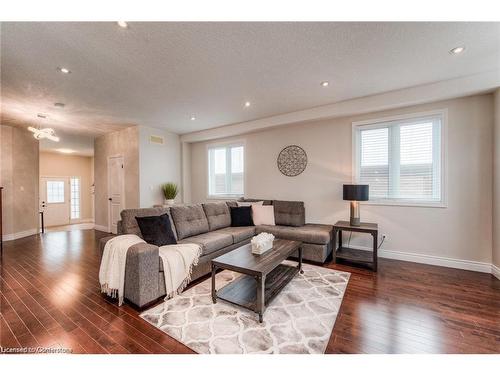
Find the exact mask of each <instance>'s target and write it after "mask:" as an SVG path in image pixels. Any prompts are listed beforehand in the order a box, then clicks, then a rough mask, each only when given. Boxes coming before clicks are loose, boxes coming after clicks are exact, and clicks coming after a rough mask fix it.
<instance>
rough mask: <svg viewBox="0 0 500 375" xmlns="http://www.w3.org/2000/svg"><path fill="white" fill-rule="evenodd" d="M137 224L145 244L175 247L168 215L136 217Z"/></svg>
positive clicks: (175, 242)
mask: <svg viewBox="0 0 500 375" xmlns="http://www.w3.org/2000/svg"><path fill="white" fill-rule="evenodd" d="M135 220H137V224H138V225H139V228H140V229H141V234H142V238H143V239H144V241H146V242H147V243H150V244H153V245H156V246H158V247H159V246H165V245H175V244H177V241H176V240H175V236H174V232H173V231H172V227H171V226H170V218H169V216H168V214H163V215H160V216H143V217H139V216H136V217H135Z"/></svg>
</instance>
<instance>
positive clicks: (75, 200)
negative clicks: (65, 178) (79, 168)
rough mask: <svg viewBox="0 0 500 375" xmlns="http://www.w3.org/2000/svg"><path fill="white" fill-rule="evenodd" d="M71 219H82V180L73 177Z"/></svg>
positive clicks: (71, 181)
mask: <svg viewBox="0 0 500 375" xmlns="http://www.w3.org/2000/svg"><path fill="white" fill-rule="evenodd" d="M70 183H71V219H79V218H80V178H78V177H71V180H70Z"/></svg>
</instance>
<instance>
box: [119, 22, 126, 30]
mask: <svg viewBox="0 0 500 375" xmlns="http://www.w3.org/2000/svg"><path fill="white" fill-rule="evenodd" d="M117 24H118V26H120V27H121V28H122V29H126V28H127V27H128V24H127V23H126V22H125V21H118V22H117Z"/></svg>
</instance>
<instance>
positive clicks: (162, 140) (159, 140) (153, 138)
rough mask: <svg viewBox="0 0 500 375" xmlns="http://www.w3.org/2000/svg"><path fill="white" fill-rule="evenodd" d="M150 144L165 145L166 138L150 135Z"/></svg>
mask: <svg viewBox="0 0 500 375" xmlns="http://www.w3.org/2000/svg"><path fill="white" fill-rule="evenodd" d="M149 143H154V144H155V145H163V144H164V143H165V138H163V137H162V136H160V135H150V136H149Z"/></svg>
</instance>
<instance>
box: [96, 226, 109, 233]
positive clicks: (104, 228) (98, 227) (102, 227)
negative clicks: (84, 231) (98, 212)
mask: <svg viewBox="0 0 500 375" xmlns="http://www.w3.org/2000/svg"><path fill="white" fill-rule="evenodd" d="M94 229H95V230H100V231H101V232H106V233H109V232H108V227H107V226H105V225H98V224H94Z"/></svg>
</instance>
